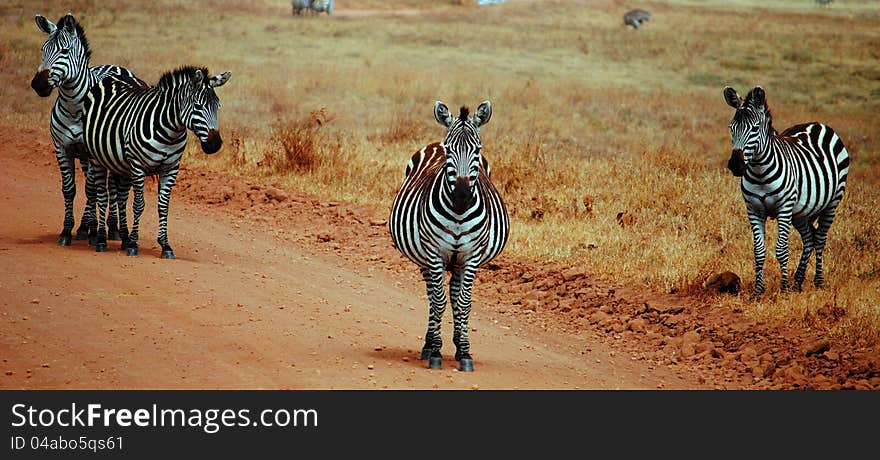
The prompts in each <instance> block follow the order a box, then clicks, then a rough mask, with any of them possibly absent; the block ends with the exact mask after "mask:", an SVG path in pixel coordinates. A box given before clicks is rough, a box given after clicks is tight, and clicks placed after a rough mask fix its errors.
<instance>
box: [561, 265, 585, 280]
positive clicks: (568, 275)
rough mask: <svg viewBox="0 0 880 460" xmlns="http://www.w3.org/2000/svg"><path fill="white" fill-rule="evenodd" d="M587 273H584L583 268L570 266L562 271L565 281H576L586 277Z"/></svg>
mask: <svg viewBox="0 0 880 460" xmlns="http://www.w3.org/2000/svg"><path fill="white" fill-rule="evenodd" d="M586 277H587V274H586V273H584V271H583V270H578V269H576V268H569V269H568V270H565V271H563V272H562V279H563V281H565V282H569V281H574V280H577V279H581V278H586Z"/></svg>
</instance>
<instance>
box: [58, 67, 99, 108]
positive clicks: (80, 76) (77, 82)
mask: <svg viewBox="0 0 880 460" xmlns="http://www.w3.org/2000/svg"><path fill="white" fill-rule="evenodd" d="M76 74H77V77H76V78H73V79H68V80H65V81H64V82H63V83H61V84H60V85H58V101H59V103H60V104H61V105H62V106H64V108H65V110H66V111H67V112H68V113H70V114H78V113H79V112H82V101H83V98H84V97H85V95H86V92H88V90H89V89H90V88H91V87H92V86H93V85H94V84H95V81H94V80H95V77H94V76H93V75H92V73H91V72H89V68H88V63H86V64H85V67H84V68H82V69H80V71H79V72H76Z"/></svg>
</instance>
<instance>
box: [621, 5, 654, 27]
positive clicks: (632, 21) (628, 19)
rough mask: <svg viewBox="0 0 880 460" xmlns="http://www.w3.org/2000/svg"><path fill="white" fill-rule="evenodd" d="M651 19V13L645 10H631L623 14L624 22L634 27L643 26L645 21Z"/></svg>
mask: <svg viewBox="0 0 880 460" xmlns="http://www.w3.org/2000/svg"><path fill="white" fill-rule="evenodd" d="M650 20H651V13H650V12H648V11H645V10H639V9H636V10H630V11H628V12H627V13H626V14H624V15H623V23H624V25H627V26H632V27H633V28H634V29H638V28H639V27H641V25H642V23H643V22H647V21H650Z"/></svg>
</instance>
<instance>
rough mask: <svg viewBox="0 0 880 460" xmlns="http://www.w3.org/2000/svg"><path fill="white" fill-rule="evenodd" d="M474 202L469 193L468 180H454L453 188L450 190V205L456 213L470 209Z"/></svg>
mask: <svg viewBox="0 0 880 460" xmlns="http://www.w3.org/2000/svg"><path fill="white" fill-rule="evenodd" d="M473 201H474V194H473V192H471V184H470V179H468V178H467V177H459V178H458V179H456V180H455V186H454V187H453V188H452V204H453V206H454V207H455V210H456V211H458V212H461V211H464V210H466V209H467V208H469V207H470V205H471V204H472V203H473Z"/></svg>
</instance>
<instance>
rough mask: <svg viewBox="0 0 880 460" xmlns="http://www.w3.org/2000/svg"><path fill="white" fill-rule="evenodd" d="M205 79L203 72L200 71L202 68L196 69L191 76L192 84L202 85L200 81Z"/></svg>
mask: <svg viewBox="0 0 880 460" xmlns="http://www.w3.org/2000/svg"><path fill="white" fill-rule="evenodd" d="M204 81H205V74H204V73H202V69H196V75H195V77H193V85H194V86H202V82H204Z"/></svg>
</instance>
